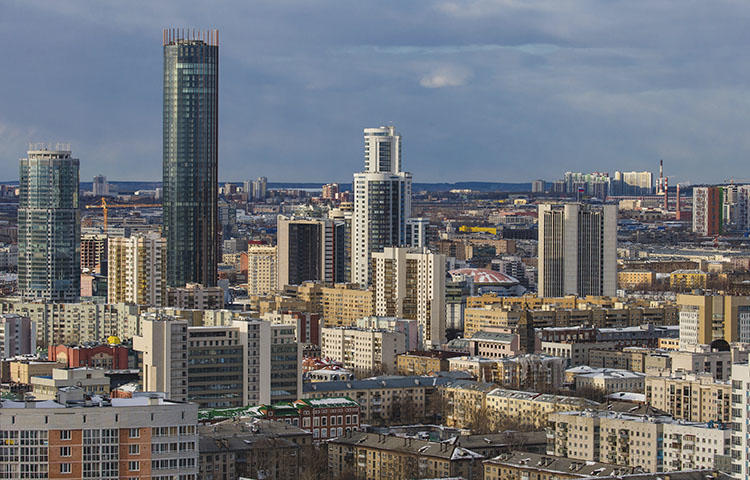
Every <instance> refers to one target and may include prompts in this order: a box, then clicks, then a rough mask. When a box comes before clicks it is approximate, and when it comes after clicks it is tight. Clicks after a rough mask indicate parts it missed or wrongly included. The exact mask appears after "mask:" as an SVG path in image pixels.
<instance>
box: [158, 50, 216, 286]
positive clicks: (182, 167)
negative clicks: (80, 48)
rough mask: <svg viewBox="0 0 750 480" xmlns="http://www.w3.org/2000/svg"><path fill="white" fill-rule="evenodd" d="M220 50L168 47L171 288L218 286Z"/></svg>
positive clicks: (166, 163) (167, 190)
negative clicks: (192, 284)
mask: <svg viewBox="0 0 750 480" xmlns="http://www.w3.org/2000/svg"><path fill="white" fill-rule="evenodd" d="M218 89H219V47H218V45H215V44H208V43H206V42H204V41H202V40H195V39H193V40H184V39H170V41H169V42H165V45H164V116H163V169H164V197H163V210H164V213H163V215H164V236H165V237H166V239H167V284H168V285H169V286H175V287H181V286H184V285H185V284H186V283H189V282H191V283H192V282H196V283H201V284H203V285H206V286H215V285H216V274H217V270H216V268H217V263H218V253H219V250H218V248H219V241H218V240H219V239H218V238H217V234H218V213H217V195H218V191H217V190H218V178H217V176H218V120H219V116H218V107H219V101H218V100H219V96H218Z"/></svg>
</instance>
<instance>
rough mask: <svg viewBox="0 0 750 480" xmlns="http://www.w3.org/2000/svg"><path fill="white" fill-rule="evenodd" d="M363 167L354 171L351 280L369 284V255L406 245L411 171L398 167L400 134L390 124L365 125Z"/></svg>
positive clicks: (365, 284) (409, 210)
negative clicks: (382, 125) (386, 248)
mask: <svg viewBox="0 0 750 480" xmlns="http://www.w3.org/2000/svg"><path fill="white" fill-rule="evenodd" d="M364 138H365V169H364V171H363V172H361V173H355V174H354V185H353V187H354V214H353V216H352V247H351V251H352V254H351V255H352V260H351V262H352V282H354V283H358V284H359V285H360V286H362V287H363V288H364V287H367V286H368V285H369V284H370V278H371V273H372V272H371V268H372V266H371V264H370V255H371V254H372V253H373V252H380V251H382V249H383V248H384V247H391V246H399V245H406V244H407V243H408V242H407V238H406V220H407V219H408V218H409V217H410V216H411V174H410V173H407V172H403V171H402V170H401V135H398V134H397V133H396V129H395V127H393V126H389V127H380V128H366V129H365V130H364Z"/></svg>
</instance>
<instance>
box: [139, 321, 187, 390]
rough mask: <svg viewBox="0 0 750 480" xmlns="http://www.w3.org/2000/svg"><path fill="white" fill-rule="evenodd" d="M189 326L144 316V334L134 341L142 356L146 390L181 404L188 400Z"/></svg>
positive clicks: (142, 329)
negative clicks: (160, 393) (161, 394)
mask: <svg viewBox="0 0 750 480" xmlns="http://www.w3.org/2000/svg"><path fill="white" fill-rule="evenodd" d="M187 328H188V324H187V321H186V320H182V319H176V318H173V317H170V316H166V315H157V314H155V313H154V314H148V315H142V316H141V334H140V335H139V336H136V337H133V349H134V350H136V351H139V352H142V353H143V361H142V362H141V368H142V370H141V376H142V377H141V379H142V381H143V390H144V391H147V392H164V393H165V394H166V395H167V398H171V399H172V400H177V401H180V402H185V401H187V397H188V376H187V375H188V357H187V355H188V340H187Z"/></svg>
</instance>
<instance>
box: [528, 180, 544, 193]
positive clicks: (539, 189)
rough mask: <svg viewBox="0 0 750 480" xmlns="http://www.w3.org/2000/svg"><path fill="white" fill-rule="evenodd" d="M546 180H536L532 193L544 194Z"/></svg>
mask: <svg viewBox="0 0 750 480" xmlns="http://www.w3.org/2000/svg"><path fill="white" fill-rule="evenodd" d="M544 187H545V182H544V180H534V181H533V182H531V193H544Z"/></svg>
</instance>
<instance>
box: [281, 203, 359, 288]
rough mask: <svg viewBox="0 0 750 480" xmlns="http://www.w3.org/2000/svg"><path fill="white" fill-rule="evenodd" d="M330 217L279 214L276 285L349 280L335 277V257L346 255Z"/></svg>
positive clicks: (337, 259) (334, 223)
mask: <svg viewBox="0 0 750 480" xmlns="http://www.w3.org/2000/svg"><path fill="white" fill-rule="evenodd" d="M336 223H338V222H335V221H334V220H330V219H312V218H310V219H306V218H294V217H285V216H282V215H279V217H278V220H277V230H276V232H277V233H276V239H277V242H276V243H277V249H278V251H277V255H278V276H279V279H278V286H279V287H281V288H283V287H284V286H286V285H301V284H302V283H303V282H305V281H308V280H313V281H316V280H318V281H321V282H337V281H339V282H340V281H348V280H347V279H346V278H343V276H337V272H336V270H337V269H336V264H337V262H338V261H339V260H340V259H339V258H337V256H341V255H346V253H345V248H344V246H345V245H343V244H342V242H343V241H344V238H340V235H337V231H336Z"/></svg>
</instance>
